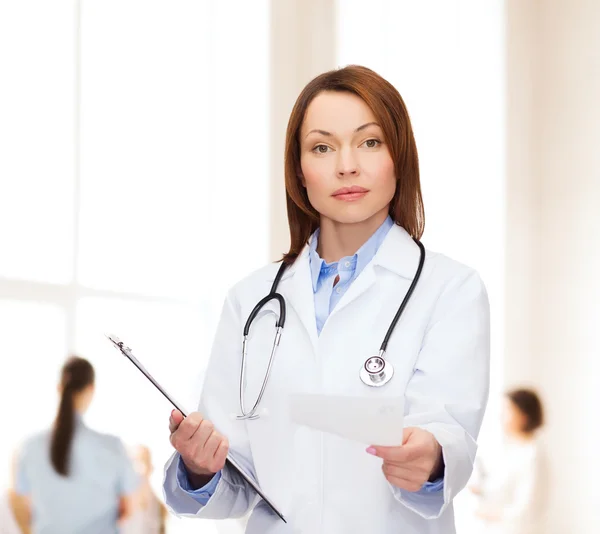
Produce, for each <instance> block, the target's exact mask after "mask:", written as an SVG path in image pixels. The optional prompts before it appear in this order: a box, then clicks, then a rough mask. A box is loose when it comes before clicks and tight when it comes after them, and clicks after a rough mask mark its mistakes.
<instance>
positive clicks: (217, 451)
mask: <svg viewBox="0 0 600 534" xmlns="http://www.w3.org/2000/svg"><path fill="white" fill-rule="evenodd" d="M169 430H170V431H171V438H170V440H171V445H173V447H175V449H176V450H177V452H179V454H180V455H181V459H182V460H183V463H184V464H185V467H186V469H187V471H188V474H189V475H195V477H194V478H197V479H198V482H199V483H200V480H199V479H200V478H202V479H205V478H208V479H210V478H212V477H213V476H214V474H215V473H217V472H219V471H220V470H221V469H223V466H224V465H225V460H226V459H227V453H228V452H229V441H228V440H227V438H226V437H225V436H223V435H222V434H219V432H217V431H216V430H215V427H214V425H213V424H212V423H211V422H210V421H208V420H207V419H204V418H203V417H202V415H201V414H200V413H198V412H194V413H191V414H190V415H188V416H187V417H183V415H182V413H181V412H180V411H179V410H173V411H172V412H171V417H170V418H169ZM190 481H191V480H190Z"/></svg>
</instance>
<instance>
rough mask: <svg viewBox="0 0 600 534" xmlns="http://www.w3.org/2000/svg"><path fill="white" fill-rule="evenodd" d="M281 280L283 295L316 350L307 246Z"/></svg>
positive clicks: (314, 316)
mask: <svg viewBox="0 0 600 534" xmlns="http://www.w3.org/2000/svg"><path fill="white" fill-rule="evenodd" d="M283 281H284V282H285V285H283V284H282V293H283V296H284V297H285V298H286V299H287V301H288V303H289V304H290V305H291V306H292V307H293V308H294V310H295V312H296V313H297V314H298V317H299V318H300V322H301V323H302V325H303V326H304V328H305V329H306V332H307V334H308V337H309V338H310V342H311V344H312V346H313V350H314V351H315V352H316V350H317V341H318V335H317V321H316V313H315V297H314V292H313V287H312V278H311V274H310V265H309V257H308V247H305V248H304V250H303V251H302V253H301V254H300V255H299V256H298V258H297V259H296V261H295V262H294V264H293V266H292V267H291V272H290V276H289V279H288V280H287V281H286V280H285V277H284V280H283Z"/></svg>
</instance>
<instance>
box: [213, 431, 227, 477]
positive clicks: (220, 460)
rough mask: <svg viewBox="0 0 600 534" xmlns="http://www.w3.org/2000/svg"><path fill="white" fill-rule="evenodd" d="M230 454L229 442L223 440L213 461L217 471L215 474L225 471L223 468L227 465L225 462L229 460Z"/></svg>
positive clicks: (225, 439)
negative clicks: (228, 455)
mask: <svg viewBox="0 0 600 534" xmlns="http://www.w3.org/2000/svg"><path fill="white" fill-rule="evenodd" d="M228 452H229V441H228V440H227V438H223V439H222V440H221V443H219V447H218V448H217V451H216V452H215V455H214V457H213V460H214V464H213V467H214V469H215V472H217V471H220V470H221V469H223V466H224V465H225V460H226V459H227V453H228Z"/></svg>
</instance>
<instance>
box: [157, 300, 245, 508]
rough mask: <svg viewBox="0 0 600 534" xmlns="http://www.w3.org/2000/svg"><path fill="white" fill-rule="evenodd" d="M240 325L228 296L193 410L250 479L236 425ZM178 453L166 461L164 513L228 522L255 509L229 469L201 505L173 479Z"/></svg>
mask: <svg viewBox="0 0 600 534" xmlns="http://www.w3.org/2000/svg"><path fill="white" fill-rule="evenodd" d="M241 332H242V324H241V319H240V309H239V306H238V304H237V301H236V299H235V297H234V294H233V292H230V294H229V295H228V297H227V299H226V301H225V304H224V306H223V311H222V314H221V319H220V321H219V326H218V327H217V333H216V336H215V341H214V343H213V349H212V352H211V356H210V360H209V363H208V367H207V370H206V374H205V378H204V385H203V388H202V395H201V399H200V406H199V408H198V411H199V412H200V413H201V414H202V415H203V416H204V417H205V418H206V419H208V420H210V421H212V423H213V424H214V425H215V428H216V429H217V430H218V431H219V432H221V433H222V434H224V435H225V436H227V438H228V439H229V447H230V454H234V455H235V457H236V460H238V462H240V463H241V464H242V465H243V466H244V468H245V469H247V470H248V471H249V472H250V474H253V473H254V467H253V462H252V455H251V452H250V446H249V440H248V435H247V432H246V425H245V421H236V420H235V418H234V417H232V414H234V413H237V410H238V409H239V408H238V404H236V401H237V400H238V399H239V395H238V387H239V383H238V379H239V368H240V353H241V342H240V339H241ZM178 460H179V454H178V453H177V452H176V453H175V454H173V455H172V457H171V458H170V460H169V461H168V462H167V464H166V466H165V471H164V481H163V495H164V498H165V503H166V504H167V507H168V508H169V510H170V511H171V512H172V513H174V514H176V515H179V516H183V517H200V518H206V519H227V518H237V517H243V516H244V515H245V514H246V513H247V512H248V511H249V510H250V509H251V508H252V507H253V506H254V504H255V502H256V500H257V495H256V492H255V491H254V490H253V489H252V488H251V487H250V486H249V485H248V484H247V483H246V481H245V480H244V479H243V478H242V477H241V476H239V474H237V473H236V472H235V471H233V470H232V469H230V468H229V466H228V465H225V467H224V468H223V469H222V471H221V476H220V479H219V481H218V483H217V485H216V487H215V488H214V493H212V495H211V496H210V498H209V499H208V501H207V502H206V503H205V504H204V503H203V502H198V499H196V498H194V495H193V494H192V493H191V492H189V491H186V489H185V488H183V487H182V486H181V484H180V483H179V480H178V476H177V475H178Z"/></svg>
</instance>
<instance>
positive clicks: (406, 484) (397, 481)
mask: <svg viewBox="0 0 600 534" xmlns="http://www.w3.org/2000/svg"><path fill="white" fill-rule="evenodd" d="M385 478H386V479H387V481H388V482H389V483H390V484H391V485H392V486H395V487H397V488H400V489H403V490H406V491H410V492H412V493H414V492H416V491H419V490H420V489H421V487H422V486H423V484H419V483H418V482H413V481H412V480H406V479H404V478H398V477H394V476H390V477H388V476H386V477H385Z"/></svg>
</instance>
